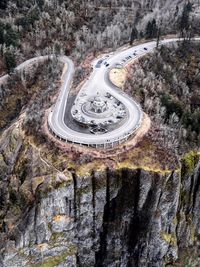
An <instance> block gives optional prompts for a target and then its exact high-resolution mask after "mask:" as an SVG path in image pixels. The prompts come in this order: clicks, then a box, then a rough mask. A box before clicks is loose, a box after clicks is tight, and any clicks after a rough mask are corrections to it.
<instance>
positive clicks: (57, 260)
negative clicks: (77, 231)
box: [35, 246, 76, 267]
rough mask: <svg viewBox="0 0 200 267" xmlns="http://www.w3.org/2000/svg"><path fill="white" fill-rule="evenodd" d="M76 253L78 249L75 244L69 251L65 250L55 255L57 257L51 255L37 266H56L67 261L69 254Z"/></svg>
mask: <svg viewBox="0 0 200 267" xmlns="http://www.w3.org/2000/svg"><path fill="white" fill-rule="evenodd" d="M75 253H76V249H75V247H74V246H71V247H70V248H69V249H68V250H67V251H64V252H63V253H61V254H59V255H57V256H55V257H49V258H48V259H46V260H45V261H44V262H43V263H40V264H37V265H36V266H35V267H54V266H57V265H59V264H61V263H62V262H64V261H65V259H66V258H67V257H68V256H71V255H74V254H75Z"/></svg>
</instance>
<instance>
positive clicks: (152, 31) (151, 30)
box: [146, 19, 158, 39]
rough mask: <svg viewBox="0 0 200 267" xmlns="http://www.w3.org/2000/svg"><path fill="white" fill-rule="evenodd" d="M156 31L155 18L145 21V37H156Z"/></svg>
mask: <svg viewBox="0 0 200 267" xmlns="http://www.w3.org/2000/svg"><path fill="white" fill-rule="evenodd" d="M157 33H158V27H157V25H156V20H155V19H153V20H152V21H149V22H148V23H147V27H146V38H147V39H151V38H156V37H157Z"/></svg>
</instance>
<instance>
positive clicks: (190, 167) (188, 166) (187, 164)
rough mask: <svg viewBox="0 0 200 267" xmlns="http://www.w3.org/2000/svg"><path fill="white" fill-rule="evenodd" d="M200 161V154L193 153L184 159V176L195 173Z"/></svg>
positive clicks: (186, 155) (182, 161)
mask: <svg viewBox="0 0 200 267" xmlns="http://www.w3.org/2000/svg"><path fill="white" fill-rule="evenodd" d="M199 159H200V153H199V152H194V151H191V152H189V153H187V154H185V156H184V157H183V158H182V160H181V163H182V175H183V176H185V175H187V174H191V173H192V172H193V171H194V168H195V165H196V164H197V162H198V160H199Z"/></svg>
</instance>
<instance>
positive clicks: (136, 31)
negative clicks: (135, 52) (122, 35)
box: [130, 26, 138, 45]
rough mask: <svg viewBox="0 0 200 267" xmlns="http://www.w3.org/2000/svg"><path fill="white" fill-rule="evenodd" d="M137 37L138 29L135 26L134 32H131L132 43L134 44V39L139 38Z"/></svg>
mask: <svg viewBox="0 0 200 267" xmlns="http://www.w3.org/2000/svg"><path fill="white" fill-rule="evenodd" d="M137 38H138V30H137V28H136V27H135V26H134V27H133V29H132V32H131V40H130V45H132V44H133V41H134V40H135V39H137Z"/></svg>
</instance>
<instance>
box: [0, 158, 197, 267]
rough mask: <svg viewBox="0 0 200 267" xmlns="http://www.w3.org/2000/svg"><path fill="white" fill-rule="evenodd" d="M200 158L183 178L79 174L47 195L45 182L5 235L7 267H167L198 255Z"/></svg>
mask: <svg viewBox="0 0 200 267" xmlns="http://www.w3.org/2000/svg"><path fill="white" fill-rule="evenodd" d="M188 158H189V160H190V161H189V163H190V165H188ZM198 158H199V155H198V154H190V155H187V157H186V158H185V160H183V167H182V171H181V173H180V172H178V171H174V172H172V173H171V174H164V173H161V172H160V173H158V172H153V171H152V172H150V171H144V170H142V169H136V170H131V169H128V168H122V169H113V168H112V169H111V168H107V169H106V171H102V172H97V171H95V170H93V171H92V173H91V174H90V175H85V176H84V175H82V176H77V174H76V172H73V171H72V172H71V174H70V173H68V178H67V177H65V179H64V178H63V177H62V178H63V179H62V182H60V183H59V185H58V184H57V185H56V186H54V187H53V188H48V189H47V187H44V180H42V181H41V183H40V184H39V185H38V187H37V190H36V192H35V199H34V201H32V202H31V203H29V204H27V205H26V206H24V209H23V211H22V213H21V216H20V218H19V219H18V220H17V222H16V223H15V225H14V226H13V227H12V228H11V229H9V230H8V228H7V227H5V229H4V235H2V236H4V241H5V242H1V265H0V266H3V267H4V266H6V267H17V266H43V267H45V266H59V267H61V266H96V267H98V266H106V267H107V266H165V264H169V263H171V264H173V263H175V262H176V260H177V259H178V258H179V259H180V260H181V257H182V255H187V254H186V252H187V251H189V250H190V249H192V251H193V254H191V255H197V254H195V253H196V252H194V251H195V248H197V244H198V242H199V235H200V210H199V203H200V186H199V185H200V163H198ZM191 163H192V165H191ZM57 175H58V174H57ZM55 176H56V175H55ZM55 176H54V177H55ZM47 179H48V176H47ZM44 188H45V189H44ZM7 223H8V222H6V220H5V221H4V225H6V224H7ZM184 257H185V256H184ZM191 257H192V256H191ZM194 259H195V260H196V258H194ZM191 260H193V259H191ZM174 266H175V265H174ZM194 266H195V265H194ZM196 266H198V265H196Z"/></svg>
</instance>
